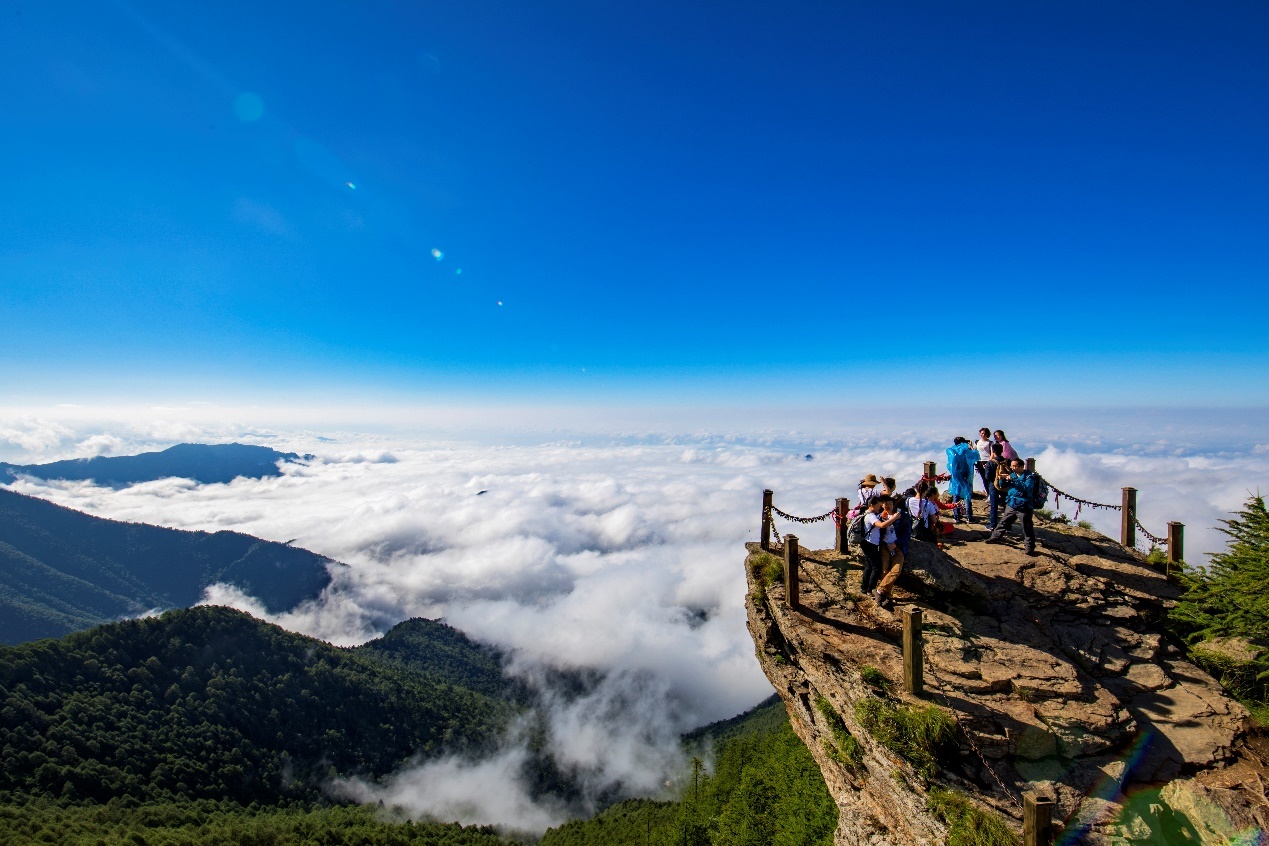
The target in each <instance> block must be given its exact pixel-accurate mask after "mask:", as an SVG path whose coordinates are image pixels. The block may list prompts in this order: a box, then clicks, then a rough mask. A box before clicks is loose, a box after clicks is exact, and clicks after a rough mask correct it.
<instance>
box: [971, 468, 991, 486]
mask: <svg viewBox="0 0 1269 846" xmlns="http://www.w3.org/2000/svg"><path fill="white" fill-rule="evenodd" d="M974 469H975V470H977V471H978V478H980V479H982V480H983V490H985V491H990V490H991V483H990V482H988V481H987V462H986V461H975V462H974Z"/></svg>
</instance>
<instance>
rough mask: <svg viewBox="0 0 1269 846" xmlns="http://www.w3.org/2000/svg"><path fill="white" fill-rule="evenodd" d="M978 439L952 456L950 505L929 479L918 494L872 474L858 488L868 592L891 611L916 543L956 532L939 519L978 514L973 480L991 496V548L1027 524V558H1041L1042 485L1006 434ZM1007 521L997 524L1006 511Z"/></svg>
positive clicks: (857, 529) (857, 523) (960, 444)
mask: <svg viewBox="0 0 1269 846" xmlns="http://www.w3.org/2000/svg"><path fill="white" fill-rule="evenodd" d="M978 435H979V439H978V441H977V442H973V443H971V442H970V440H969V439H968V438H961V437H958V438H956V439H955V440H954V441H953V443H952V446H951V447H949V448H948V450H947V468H948V474H949V475H950V476H951V479H950V480H949V484H948V493H949V494H950V499H951V502H945V501H944V499H943V497H942V495H941V494H940V493H939V489H938V484H937V482H936V481H935V480H934V479H922V480H921V481H920V482H918V483H917V484H916V485H915V486H914V487H911V488H908V489H907V490H905V491H903V492H902V493H896V486H895V480H894V479H893V478H891V477H885V478H880V477H878V476H876V475H874V474H872V473H869V474H868V475H867V476H865V477H864V478H863V479H861V480H860V482H859V490H858V494H857V495H858V504H857V505H856V506H855V508H854V509H853V510H852V511H851V513H850V518H851V526H852V528H853V533H854V534H855V535H856V537H855V538H854V540H855V541H857V542H858V544H859V547H860V549H861V550H862V551H863V554H864V574H863V584H862V588H863V591H864V593H865V594H871V596H872V598H873V599H874V600H876V602H877V603H878V604H880V605H881V606H882V607H885V608H889V607H891V604H892V600H891V592H892V589H893V587H894V584H895V582H896V581H898V579H899V576H900V575H901V574H902V573H903V561H904V558H905V557H906V555H907V552H908V546H909V542H910V541H911V540H912V538H916V539H918V540H924V541H929V542H932V543H936V542H937V541H938V538H939V536H940V535H943V534H950V533H951V532H952V531H953V528H952V525H951V523H950V522H948V523H945V522H944V521H942V520H940V519H939V516H940V514H941V513H942V512H944V511H951V512H952V517H953V519H954V520H955V522H958V523H959V522H962V521H967V520H971V519H973V509H972V506H971V502H972V497H973V482H974V479H973V477H974V473H975V472H977V473H978V476H979V478H980V479H982V482H983V487H984V489H985V490H986V493H987V502H988V515H989V516H988V521H987V527H988V528H989V529H990V530H991V535H990V537H989V538H988V540H987V542H988V543H999V542H1000V540H1001V539H1002V537H1003V535H1004V533H1005V532H1007V531H1008V530H1009V528H1010V526H1012V525H1013V523H1014V522H1015V521H1017V520H1019V519H1021V521H1022V531H1023V536H1024V538H1025V541H1026V552H1027V554H1028V555H1035V554H1036V553H1035V525H1034V523H1033V521H1032V511H1033V510H1034V502H1035V499H1036V495H1037V490H1038V488H1037V485H1038V477H1036V475H1035V474H1034V473H1032V472H1029V471H1028V470H1027V467H1026V462H1025V461H1023V460H1022V458H1021V457H1020V456H1019V455H1018V452H1017V450H1015V449H1014V448H1013V445H1012V444H1010V443H1009V439H1008V438H1007V437H1005V433H1004V432H1003V431H1001V430H1000V429H997V430H995V431H994V432H993V431H991V430H990V429H986V428H983V429H979V430H978ZM1001 501H1003V502H1004V506H1005V508H1004V513H1003V514H1000V515H999V517H1000V519H999V521H997V516H998V510H999V505H1000V503H1001Z"/></svg>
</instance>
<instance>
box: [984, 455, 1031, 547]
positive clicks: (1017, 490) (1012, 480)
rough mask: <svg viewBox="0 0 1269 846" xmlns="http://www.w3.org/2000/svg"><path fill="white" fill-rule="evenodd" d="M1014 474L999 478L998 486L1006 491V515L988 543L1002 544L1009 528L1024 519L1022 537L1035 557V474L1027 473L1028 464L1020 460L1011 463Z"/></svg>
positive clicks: (988, 539) (997, 525)
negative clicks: (1033, 514) (1001, 540)
mask: <svg viewBox="0 0 1269 846" xmlns="http://www.w3.org/2000/svg"><path fill="white" fill-rule="evenodd" d="M1010 469H1011V470H1012V472H1011V473H1010V474H1009V475H1008V476H1005V475H1004V474H1001V475H1000V476H999V477H997V480H996V481H997V484H998V485H999V486H1000V487H1001V488H1003V489H1004V491H1005V513H1004V516H1003V517H1001V518H1000V522H999V523H998V524H996V528H994V529H992V531H991V537H989V538H987V543H1000V538H1001V535H1003V534H1004V533H1005V532H1007V531H1009V527H1010V526H1012V525H1013V523H1014V521H1015V520H1017V519H1018V518H1019V517H1021V518H1022V535H1023V537H1024V538H1025V539H1026V547H1027V555H1035V554H1036V551H1035V521H1034V520H1033V518H1032V514H1031V512H1032V508H1031V502H1032V498H1033V497H1034V496H1035V474H1034V473H1028V472H1027V464H1026V462H1025V461H1023V460H1022V459H1020V458H1015V459H1014V460H1013V461H1012V462H1010Z"/></svg>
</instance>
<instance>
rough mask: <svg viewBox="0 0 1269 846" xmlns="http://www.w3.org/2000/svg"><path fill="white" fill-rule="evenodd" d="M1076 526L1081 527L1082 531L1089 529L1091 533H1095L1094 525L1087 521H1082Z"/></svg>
mask: <svg viewBox="0 0 1269 846" xmlns="http://www.w3.org/2000/svg"><path fill="white" fill-rule="evenodd" d="M1075 525H1077V526H1079V527H1080V528H1081V529H1088V530H1089V531H1090V532H1091V531H1093V524H1092V523H1090V522H1088V521H1087V520H1081V521H1079V522H1078V523H1076V524H1075Z"/></svg>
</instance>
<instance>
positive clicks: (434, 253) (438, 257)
mask: <svg viewBox="0 0 1269 846" xmlns="http://www.w3.org/2000/svg"><path fill="white" fill-rule="evenodd" d="M432 258H434V259H436V260H437V261H440V260H441V259H443V258H445V254H444V253H442V252H441V251H440V250H438V249H436V248H435V247H433V248H432Z"/></svg>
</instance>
